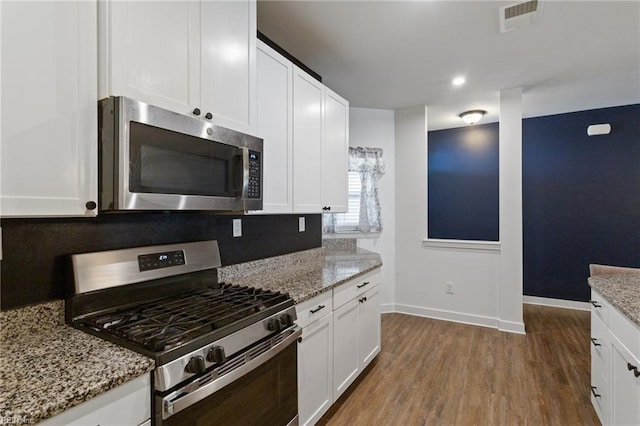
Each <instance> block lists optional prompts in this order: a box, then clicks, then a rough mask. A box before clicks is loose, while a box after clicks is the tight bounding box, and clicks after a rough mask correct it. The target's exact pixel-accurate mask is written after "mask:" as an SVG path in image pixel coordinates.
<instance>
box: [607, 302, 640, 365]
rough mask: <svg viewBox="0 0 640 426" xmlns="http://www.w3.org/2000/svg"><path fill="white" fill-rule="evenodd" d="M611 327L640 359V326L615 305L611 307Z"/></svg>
mask: <svg viewBox="0 0 640 426" xmlns="http://www.w3.org/2000/svg"><path fill="white" fill-rule="evenodd" d="M609 329H610V330H611V334H613V335H614V336H616V337H617V338H618V340H619V341H620V343H622V344H623V345H624V346H625V347H626V348H627V349H628V350H629V352H631V354H632V355H633V356H634V357H635V358H637V359H640V328H638V326H636V325H635V324H634V323H632V322H631V320H629V319H628V318H627V317H626V316H625V315H624V314H623V313H622V312H620V311H619V310H618V309H617V308H615V307H613V306H611V308H610V309H609Z"/></svg>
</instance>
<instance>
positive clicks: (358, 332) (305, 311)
mask: <svg viewBox="0 0 640 426" xmlns="http://www.w3.org/2000/svg"><path fill="white" fill-rule="evenodd" d="M379 294H380V269H376V270H374V271H372V272H369V273H368V274H366V275H363V276H361V277H358V278H354V279H352V280H350V281H347V282H346V283H344V284H342V285H340V286H338V287H335V288H334V289H333V291H329V292H326V293H322V294H320V295H319V296H316V297H314V298H313V299H310V300H308V301H305V302H303V303H301V304H299V305H297V306H296V315H297V317H298V325H299V326H300V327H302V339H301V341H300V343H299V344H298V415H299V417H300V424H301V425H313V424H315V423H316V422H317V421H318V420H320V418H321V417H322V415H323V414H324V413H326V412H327V410H329V408H330V407H331V405H332V404H333V403H334V402H335V401H336V400H337V399H338V398H339V397H340V395H342V393H343V392H344V391H345V390H346V389H347V388H348V387H349V385H351V383H353V382H354V380H355V379H356V378H357V377H358V375H359V374H360V373H362V371H363V370H364V369H365V367H366V366H367V365H368V364H369V363H370V362H371V361H372V360H373V359H374V358H375V357H376V355H377V354H378V353H379V352H380V298H379Z"/></svg>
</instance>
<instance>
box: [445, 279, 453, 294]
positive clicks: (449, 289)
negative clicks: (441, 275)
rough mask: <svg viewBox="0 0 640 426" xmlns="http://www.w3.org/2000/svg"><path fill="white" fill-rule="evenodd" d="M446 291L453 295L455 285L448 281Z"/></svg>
mask: <svg viewBox="0 0 640 426" xmlns="http://www.w3.org/2000/svg"><path fill="white" fill-rule="evenodd" d="M444 291H445V293H447V294H453V283H452V282H451V281H447V282H446V283H445V284H444Z"/></svg>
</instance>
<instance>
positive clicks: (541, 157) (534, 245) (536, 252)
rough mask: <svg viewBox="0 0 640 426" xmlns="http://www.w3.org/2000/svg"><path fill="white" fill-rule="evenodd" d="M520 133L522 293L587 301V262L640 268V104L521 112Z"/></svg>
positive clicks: (588, 291) (588, 290) (588, 292)
mask: <svg viewBox="0 0 640 426" xmlns="http://www.w3.org/2000/svg"><path fill="white" fill-rule="evenodd" d="M599 123H610V124H611V128H612V131H611V134H609V135H601V136H587V133H586V131H587V126H589V125H591V124H599ZM522 139H523V234H524V242H523V244H524V247H523V249H524V293H525V295H528V296H540V297H551V298H557V299H566V300H576V301H587V300H589V295H590V288H589V286H588V285H587V277H588V276H589V264H590V263H600V264H607V265H619V266H634V267H640V105H631V106H624V107H615V108H605V109H598V110H591V111H581V112H576V113H569V114H559V115H552V116H547V117H537V118H531V119H526V120H523V125H522Z"/></svg>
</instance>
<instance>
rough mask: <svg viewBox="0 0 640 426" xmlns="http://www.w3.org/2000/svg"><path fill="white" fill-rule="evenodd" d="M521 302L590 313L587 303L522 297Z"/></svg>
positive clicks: (589, 306)
mask: <svg viewBox="0 0 640 426" xmlns="http://www.w3.org/2000/svg"><path fill="white" fill-rule="evenodd" d="M522 302H523V303H527V304H529V305H542V306H553V307H555V308H566V309H576V310H578V311H590V310H591V305H590V304H589V302H576V301H574V300H563V299H552V298H550V297H537V296H522Z"/></svg>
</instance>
